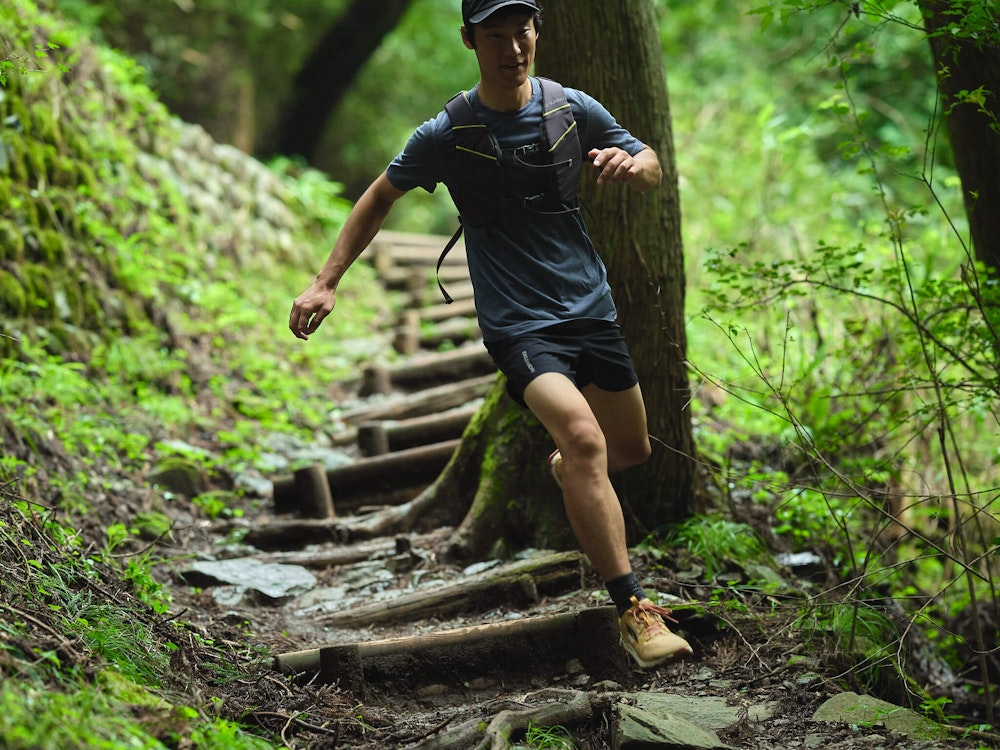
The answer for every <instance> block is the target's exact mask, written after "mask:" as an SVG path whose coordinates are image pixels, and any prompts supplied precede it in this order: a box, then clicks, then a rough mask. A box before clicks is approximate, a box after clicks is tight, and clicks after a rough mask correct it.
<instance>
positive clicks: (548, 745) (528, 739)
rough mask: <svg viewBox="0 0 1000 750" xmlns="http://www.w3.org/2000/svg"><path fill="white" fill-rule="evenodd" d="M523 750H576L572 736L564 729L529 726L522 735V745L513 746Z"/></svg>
mask: <svg viewBox="0 0 1000 750" xmlns="http://www.w3.org/2000/svg"><path fill="white" fill-rule="evenodd" d="M515 747H518V748H524V749H525V750H576V742H574V740H573V735H572V734H570V732H569V730H568V729H566V727H563V726H560V725H558V724H557V725H556V726H552V727H539V726H535V725H534V724H531V725H530V726H529V727H528V731H527V732H525V734H524V743H523V744H521V745H515Z"/></svg>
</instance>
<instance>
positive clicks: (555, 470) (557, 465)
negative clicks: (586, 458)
mask: <svg viewBox="0 0 1000 750" xmlns="http://www.w3.org/2000/svg"><path fill="white" fill-rule="evenodd" d="M549 475H550V476H551V477H552V478H553V479H554V480H555V482H556V484H558V485H559V489H562V453H560V452H559V449H558V448H556V449H555V450H554V451H552V453H550V454H549Z"/></svg>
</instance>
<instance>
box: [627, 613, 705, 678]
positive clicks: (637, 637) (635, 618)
mask: <svg viewBox="0 0 1000 750" xmlns="http://www.w3.org/2000/svg"><path fill="white" fill-rule="evenodd" d="M665 619H666V620H670V621H671V622H677V620H675V619H674V618H673V617H671V616H670V610H669V609H666V608H665V607H660V606H658V605H656V604H653V602H651V601H650V600H649V599H643V600H642V601H639V600H638V599H636V598H635V597H634V596H633V597H632V608H631V609H629V610H628V611H627V612H625V614H623V615H622V616H621V617H619V618H618V629H619V630H620V631H621V634H622V645H623V646H624V647H625V650H626V651H628V652H629V653H630V654H631V655H632V658H633V659H635V660H636V662H637V663H638V664H639V666H640V667H643V668H649V667H655V666H656V665H657V664H662V663H663V662H665V661H671V660H674V659H683V658H685V657H688V656H693V655H694V651H693V650H692V649H691V645H690V644H689V643H688V642H687V641H685V640H684V639H683V638H681V637H680V636H679V635H677V634H675V633H672V632H670V628H668V627H667V626H666V624H665V623H664V622H663V621H664V620H665Z"/></svg>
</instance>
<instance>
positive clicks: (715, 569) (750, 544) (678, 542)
mask: <svg viewBox="0 0 1000 750" xmlns="http://www.w3.org/2000/svg"><path fill="white" fill-rule="evenodd" d="M656 546H662V547H666V548H675V547H680V548H683V549H686V550H687V551H688V552H690V553H691V554H692V555H694V556H695V557H696V558H698V559H699V560H700V561H701V562H702V563H704V565H705V575H706V576H707V577H708V578H709V579H714V578H715V577H716V576H718V575H719V574H720V573H723V572H725V571H726V570H727V568H728V567H729V565H731V564H734V563H735V564H737V565H738V564H740V563H743V562H763V561H764V560H766V559H767V549H766V547H765V545H764V544H763V542H762V541H761V540H760V537H758V536H757V534H756V533H755V532H754V530H753V529H752V528H750V527H749V526H747V525H746V524H742V523H737V522H735V521H731V520H729V519H727V518H723V517H721V516H713V517H705V516H692V517H691V518H688V519H685V520H684V521H682V522H681V523H679V524H677V525H676V526H672V527H670V528H669V529H667V531H666V533H665V535H664V537H663V541H662V545H656Z"/></svg>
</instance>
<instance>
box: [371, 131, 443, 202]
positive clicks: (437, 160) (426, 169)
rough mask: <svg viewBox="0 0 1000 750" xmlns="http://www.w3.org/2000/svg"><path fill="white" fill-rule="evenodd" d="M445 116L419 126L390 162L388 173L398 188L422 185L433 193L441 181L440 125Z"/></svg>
mask: <svg viewBox="0 0 1000 750" xmlns="http://www.w3.org/2000/svg"><path fill="white" fill-rule="evenodd" d="M444 116H445V115H444V113H441V114H439V115H438V116H437V117H436V118H434V119H431V120H427V121H426V122H425V123H423V124H422V125H421V126H420V127H418V128H417V129H416V131H414V133H413V135H411V136H410V140H408V141H407V142H406V146H405V147H404V148H403V150H402V151H400V152H399V154H397V155H396V157H395V158H394V159H393V160H392V161H391V162H389V166H388V167H387V168H386V176H387V177H388V178H389V182H391V183H392V185H393V187H395V188H396V189H397V190H412V189H413V188H415V187H421V188H423V189H424V190H426V191H427V192H428V193H433V192H434V189H435V188H436V187H437V184H438V183H439V182H441V181H442V179H443V177H444V171H443V169H442V166H441V138H442V134H441V127H442V117H444Z"/></svg>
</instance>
